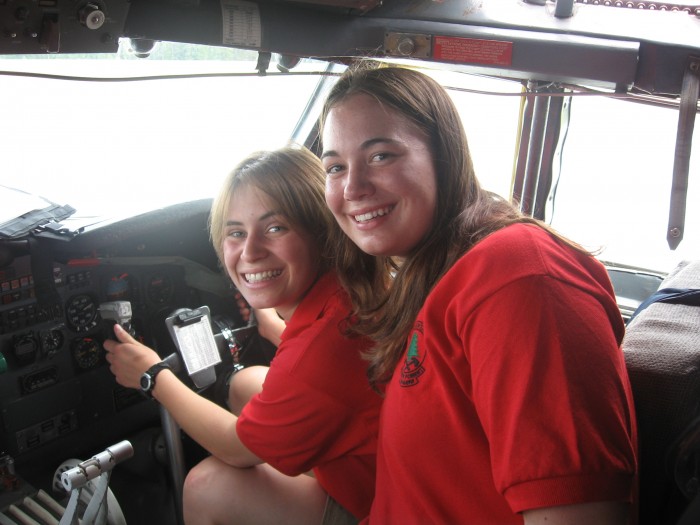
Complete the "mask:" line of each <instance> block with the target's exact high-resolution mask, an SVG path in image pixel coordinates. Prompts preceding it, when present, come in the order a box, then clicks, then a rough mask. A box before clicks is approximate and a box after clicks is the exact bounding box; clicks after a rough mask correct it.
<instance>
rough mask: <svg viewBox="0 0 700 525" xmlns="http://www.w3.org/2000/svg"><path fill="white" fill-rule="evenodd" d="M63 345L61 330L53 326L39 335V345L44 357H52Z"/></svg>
mask: <svg viewBox="0 0 700 525" xmlns="http://www.w3.org/2000/svg"><path fill="white" fill-rule="evenodd" d="M62 346H63V332H61V331H60V330H58V329H56V328H54V329H53V330H49V331H48V332H45V333H43V334H42V336H41V347H42V349H43V351H44V355H45V356H46V357H53V356H54V355H56V352H58V351H59V350H60V349H61V347H62Z"/></svg>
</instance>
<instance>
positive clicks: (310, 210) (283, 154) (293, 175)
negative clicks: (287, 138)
mask: <svg viewBox="0 0 700 525" xmlns="http://www.w3.org/2000/svg"><path fill="white" fill-rule="evenodd" d="M325 180H326V179H325V172H324V170H323V165H322V164H321V161H320V160H319V159H318V157H316V155H314V154H313V153H312V152H311V151H310V150H309V149H307V148H305V147H303V146H299V145H294V144H290V145H288V146H285V147H283V148H280V149H277V150H274V151H257V152H255V153H251V154H250V155H248V156H247V157H246V158H245V159H243V160H242V161H241V162H240V163H239V164H238V165H237V166H236V167H235V168H234V169H233V171H231V173H229V175H228V176H227V177H226V179H225V180H224V182H223V184H222V185H221V188H220V190H219V193H218V195H217V196H216V197H215V198H214V201H213V203H212V207H211V213H210V214H209V237H210V239H211V242H212V245H213V246H214V250H216V254H217V256H218V257H219V261H220V262H221V263H222V265H223V264H224V255H223V242H224V225H225V223H226V219H227V214H228V207H229V203H230V202H231V198H232V197H233V195H234V194H235V192H236V191H237V190H238V189H239V188H241V187H243V186H252V187H255V188H257V189H258V190H260V191H262V192H263V193H265V194H266V195H267V196H268V197H270V199H271V200H272V202H273V203H274V205H275V207H276V209H277V211H279V212H280V213H281V214H282V215H284V216H285V217H286V218H287V220H289V221H290V223H291V224H292V225H294V226H295V227H297V228H299V229H300V230H303V231H304V232H305V233H307V234H309V235H310V236H311V237H312V238H313V239H315V240H316V242H317V243H318V247H319V251H320V253H321V261H320V271H321V273H323V272H324V271H326V270H328V269H330V268H331V267H332V266H333V264H332V259H333V257H334V255H335V245H336V244H337V243H338V242H339V240H338V239H339V238H341V237H342V232H341V231H340V227H339V226H338V224H337V223H336V221H335V219H334V218H333V215H332V214H331V212H330V210H329V209H328V207H327V206H326V201H325Z"/></svg>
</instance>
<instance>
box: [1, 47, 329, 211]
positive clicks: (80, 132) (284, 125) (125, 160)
mask: <svg viewBox="0 0 700 525" xmlns="http://www.w3.org/2000/svg"><path fill="white" fill-rule="evenodd" d="M276 59H277V56H276V55H273V56H272V63H271V64H270V67H269V68H268V72H267V74H265V75H260V74H258V72H257V70H256V64H257V60H258V54H257V52H252V51H242V50H236V49H226V48H211V47H206V46H196V45H189V44H172V43H164V42H161V43H159V44H157V46H156V48H155V49H154V51H153V52H152V53H151V54H150V56H149V57H148V58H137V57H135V56H134V55H133V53H131V52H130V51H129V49H128V40H122V42H121V44H120V51H119V53H118V54H116V55H113V54H112V55H80V56H67V55H61V56H51V55H41V56H26V57H3V58H2V59H1V60H0V62H1V64H0V70H2V71H5V72H9V71H20V72H26V73H41V74H45V75H49V76H32V75H25V76H13V75H8V74H4V75H2V76H1V77H0V79H1V80H0V82H2V92H3V100H4V104H3V123H4V125H3V127H2V131H0V141H1V143H2V144H3V148H4V151H5V152H6V154H5V155H3V157H4V162H3V164H4V166H3V177H2V179H3V180H2V182H1V183H2V184H3V185H6V186H11V187H15V188H20V189H22V190H24V191H26V192H29V193H34V194H37V195H41V196H43V197H46V198H47V199H49V200H51V201H53V202H55V203H57V204H61V205H63V204H70V205H71V206H73V207H74V208H76V210H77V212H76V213H75V215H74V218H78V217H81V218H90V217H101V218H106V217H122V216H128V215H133V214H135V213H138V212H142V211H147V210H150V209H156V208H159V207H162V206H166V205H168V204H173V203H177V202H181V201H185V200H193V199H199V198H209V197H212V196H213V195H214V192H215V191H216V189H218V185H219V183H220V181H221V180H222V179H223V177H224V176H225V175H226V174H227V173H228V172H229V171H230V170H231V169H232V168H233V167H234V166H235V164H236V163H237V162H238V161H239V160H240V159H241V158H242V157H244V156H245V155H247V154H249V153H250V152H252V151H254V150H257V149H269V148H276V147H279V146H282V145H283V144H284V143H285V142H286V141H287V140H288V139H289V137H290V136H291V134H292V131H293V129H294V127H295V125H296V123H297V121H298V119H299V117H300V116H301V114H302V112H303V110H304V107H305V105H306V102H307V100H308V99H309V96H310V95H311V93H312V92H313V90H314V88H315V86H316V84H317V83H318V81H319V78H320V76H318V75H314V74H309V72H316V71H317V72H323V71H324V68H325V64H323V63H319V62H313V61H308V60H305V61H302V62H301V63H300V64H298V65H297V66H296V67H295V68H294V69H293V70H292V71H291V72H289V73H285V74H283V73H281V72H280V71H278V69H277V67H276ZM236 74H239V75H244V76H236ZM50 75H55V77H52V76H50ZM184 75H199V76H191V77H187V76H184ZM154 76H156V77H155V78H150V77H154ZM105 79H109V80H105Z"/></svg>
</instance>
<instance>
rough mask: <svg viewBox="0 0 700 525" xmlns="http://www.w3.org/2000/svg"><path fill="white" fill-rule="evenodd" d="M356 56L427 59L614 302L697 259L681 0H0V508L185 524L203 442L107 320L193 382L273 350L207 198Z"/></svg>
mask: <svg viewBox="0 0 700 525" xmlns="http://www.w3.org/2000/svg"><path fill="white" fill-rule="evenodd" d="M360 60H372V61H376V62H386V63H391V64H400V65H404V66H406V67H415V68H420V69H421V70H425V71H427V72H429V74H430V75H433V76H434V77H435V78H436V79H440V81H441V82H443V83H444V85H445V87H446V88H448V90H449V91H450V93H451V95H453V97H454V99H455V101H456V102H457V103H458V105H460V111H463V118H464V121H465V128H466V129H467V133H468V135H469V139H470V148H473V149H474V160H475V165H476V169H477V173H478V174H479V176H480V177H483V181H484V184H485V185H486V186H487V187H489V189H492V190H493V191H495V192H498V193H500V194H501V195H504V196H506V197H507V198H510V199H513V200H514V201H515V202H517V203H518V204H519V206H520V208H521V210H522V211H524V212H526V213H528V214H530V215H532V216H533V217H536V218H538V219H542V220H546V221H548V222H549V223H550V224H551V225H552V226H553V227H554V228H558V229H561V230H562V231H564V232H565V233H567V234H569V235H571V236H572V237H574V238H577V239H580V240H581V243H582V244H584V245H585V246H587V247H591V248H593V249H596V248H599V249H600V259H601V260H602V261H603V262H604V263H605V264H606V267H607V268H608V271H609V274H610V277H611V280H612V282H613V285H614V287H615V292H616V295H617V299H618V305H619V307H620V310H621V312H622V314H623V317H624V318H625V319H629V317H630V316H631V315H632V314H633V312H634V311H635V310H636V309H637V307H639V305H640V304H641V303H642V302H643V301H644V300H645V299H646V298H647V297H649V296H650V295H652V294H653V293H654V292H655V291H656V290H657V289H658V288H659V285H660V284H661V283H662V281H663V280H664V278H665V277H666V276H667V274H668V273H669V272H670V271H672V269H673V268H674V266H675V265H676V264H677V263H678V262H679V261H682V260H692V259H700V233H699V232H698V225H700V206H698V204H697V203H698V202H700V176H698V172H700V160H698V159H699V158H700V157H699V155H700V153H699V151H700V143H699V142H698V138H697V137H698V133H697V132H695V133H693V131H694V123H695V116H696V115H697V112H698V98H699V96H700V3H698V2H675V1H670V0H669V1H660V2H657V1H646V0H644V1H642V0H575V1H574V0H187V1H184V0H78V1H75V0H0V93H1V94H2V102H0V108H1V109H0V111H1V112H2V118H0V121H1V122H3V126H2V130H1V131H0V142H1V143H2V144H3V168H2V175H0V524H1V525H6V524H10V525H14V524H26V523H31V524H33V523H41V524H44V523H46V524H49V523H59V522H60V523H61V525H63V524H64V523H78V522H77V521H68V520H69V519H70V520H72V519H73V518H62V516H67V515H68V513H67V510H66V509H69V510H70V509H71V506H72V507H73V511H75V520H77V518H78V517H79V516H80V517H81V519H83V523H99V524H100V525H103V524H104V525H122V524H128V525H139V524H144V525H154V524H164V525H170V524H174V525H179V524H180V523H182V515H181V505H182V501H181V498H182V492H181V491H182V480H183V475H184V474H185V472H186V471H187V469H188V468H189V466H191V465H192V464H194V462H196V461H198V460H200V459H201V458H202V457H204V455H205V452H204V451H203V449H202V448H201V447H199V446H198V445H197V444H196V443H195V442H194V441H193V440H192V439H190V438H189V437H188V436H187V435H186V434H185V433H184V432H182V431H181V430H180V429H179V428H178V427H177V425H176V424H175V423H174V422H173V420H172V419H171V418H170V417H169V415H168V413H167V411H165V410H163V409H162V407H160V406H159V405H158V403H156V402H154V401H153V400H151V399H148V398H147V397H146V396H144V395H143V394H142V393H140V392H139V391H137V390H135V389H129V388H125V387H123V386H120V385H119V384H117V383H116V381H115V379H114V376H113V374H112V373H111V372H110V370H109V365H108V363H107V361H106V360H105V350H104V347H103V343H104V341H105V340H106V339H108V338H110V337H113V332H112V328H113V325H114V323H119V324H121V325H122V326H124V327H127V328H128V330H129V331H131V333H133V334H135V336H136V337H137V338H138V339H139V340H140V341H142V342H144V344H146V345H148V346H150V347H151V348H153V349H155V350H156V351H157V352H158V354H159V355H160V356H161V357H163V359H166V358H167V359H171V360H172V362H173V363H176V365H175V366H177V367H179V370H180V372H179V376H181V378H182V379H183V381H185V382H186V383H187V384H188V385H189V386H190V387H191V388H192V389H194V390H196V391H198V392H200V393H201V395H203V396H205V397H208V398H210V399H215V397H216V388H215V386H216V380H217V374H218V372H219V371H220V370H222V368H224V367H226V366H230V365H231V363H232V362H233V360H238V359H240V360H241V362H242V363H243V364H268V363H269V362H270V361H271V359H272V358H273V356H274V352H275V347H274V345H273V344H272V343H271V342H270V341H267V340H265V339H263V338H262V337H260V336H259V334H257V332H256V329H255V328H256V326H255V318H254V316H251V315H250V311H249V309H248V308H247V307H246V305H245V304H244V303H243V302H242V301H243V300H242V298H241V296H240V294H238V293H237V290H236V289H235V287H234V286H233V283H232V282H231V280H230V279H229V278H228V276H227V275H226V273H225V271H223V270H222V268H221V263H220V262H219V260H218V258H217V255H216V253H215V251H214V249H213V248H212V245H211V241H210V238H209V230H208V218H209V212H210V207H211V203H212V197H213V195H214V193H215V191H216V189H217V188H218V185H219V183H220V181H221V180H223V178H224V177H225V175H226V174H227V173H228V171H229V170H231V169H232V167H233V166H234V165H235V164H236V162H237V161H238V160H239V159H240V158H242V157H243V156H244V155H246V154H247V153H249V152H251V151H255V150H261V149H270V148H273V147H277V146H281V145H283V144H285V143H286V142H287V141H293V142H296V143H298V144H303V145H305V146H307V147H309V148H310V149H311V150H312V151H315V152H316V153H318V151H317V148H318V123H317V119H318V116H319V112H320V108H321V105H322V103H323V100H324V97H325V95H326V94H327V93H328V90H329V89H330V87H331V86H332V84H333V82H334V81H335V79H336V78H337V77H338V75H339V74H341V73H342V71H343V70H344V69H345V68H346V67H348V66H350V65H351V64H352V63H353V62H355V61H360ZM693 146H696V148H693ZM567 148H568V149H567ZM693 149H694V150H695V151H694V152H693ZM185 327H187V330H188V334H195V335H192V336H189V335H188V337H192V338H195V339H196V340H197V342H198V344H197V345H196V346H197V350H196V351H197V352H200V353H198V354H197V355H196V356H193V354H191V353H190V352H191V350H190V349H189V348H188V345H186V344H181V340H180V339H178V334H179V333H180V332H183V333H184V331H185ZM193 360H194V361H196V362H197V363H198V364H192V363H193ZM200 360H203V361H205V363H204V364H202V363H201V362H200ZM696 481H697V480H696ZM95 493H97V494H98V498H101V499H102V500H105V501H108V503H110V505H107V506H103V507H101V508H94V507H90V499H91V497H92V496H94V495H95ZM76 508H77V509H78V510H77V511H76ZM110 509H111V510H110ZM86 518H87V519H86ZM640 523H642V522H640ZM666 523H670V522H663V521H660V520H659V521H648V522H647V523H646V525H666Z"/></svg>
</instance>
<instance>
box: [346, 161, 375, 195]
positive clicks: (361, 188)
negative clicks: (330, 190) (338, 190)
mask: <svg viewBox="0 0 700 525" xmlns="http://www.w3.org/2000/svg"><path fill="white" fill-rule="evenodd" d="M373 193H374V185H373V184H372V181H371V180H370V177H369V172H368V168H367V167H366V166H364V165H360V166H353V167H348V172H347V176H346V178H345V188H344V189H343V197H344V198H345V200H347V201H356V200H361V199H362V198H364V197H368V196H370V195H372V194H373Z"/></svg>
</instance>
